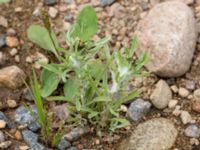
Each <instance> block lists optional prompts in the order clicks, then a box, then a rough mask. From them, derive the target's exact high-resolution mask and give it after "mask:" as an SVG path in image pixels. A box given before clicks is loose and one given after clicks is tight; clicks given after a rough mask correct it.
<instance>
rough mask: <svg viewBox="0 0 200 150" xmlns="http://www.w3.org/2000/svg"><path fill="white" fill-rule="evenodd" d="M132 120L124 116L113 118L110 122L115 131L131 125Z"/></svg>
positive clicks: (112, 129) (111, 128)
mask: <svg viewBox="0 0 200 150" xmlns="http://www.w3.org/2000/svg"><path fill="white" fill-rule="evenodd" d="M129 125H130V122H129V121H128V120H127V119H123V118H112V119H111V123H110V130H111V131H112V132H114V131H115V130H116V129H119V128H124V127H126V126H129Z"/></svg>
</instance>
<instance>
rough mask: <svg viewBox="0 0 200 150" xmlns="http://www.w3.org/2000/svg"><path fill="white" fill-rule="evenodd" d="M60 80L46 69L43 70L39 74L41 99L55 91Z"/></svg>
mask: <svg viewBox="0 0 200 150" xmlns="http://www.w3.org/2000/svg"><path fill="white" fill-rule="evenodd" d="M60 80H61V79H60V78H59V76H58V75H57V74H55V73H53V72H51V71H48V70H46V69H43V71H42V74H41V82H42V88H41V95H42V97H47V96H50V95H51V94H52V93H53V92H54V91H55V90H56V89H57V87H58V84H59V82H60Z"/></svg>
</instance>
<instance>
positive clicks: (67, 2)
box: [64, 0, 75, 4]
mask: <svg viewBox="0 0 200 150" xmlns="http://www.w3.org/2000/svg"><path fill="white" fill-rule="evenodd" d="M64 2H65V3H66V4H72V3H75V1H74V0H64Z"/></svg>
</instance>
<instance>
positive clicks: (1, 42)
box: [0, 34, 6, 48]
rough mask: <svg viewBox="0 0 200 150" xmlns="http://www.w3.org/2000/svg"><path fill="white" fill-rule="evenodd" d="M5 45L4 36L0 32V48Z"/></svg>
mask: <svg viewBox="0 0 200 150" xmlns="http://www.w3.org/2000/svg"><path fill="white" fill-rule="evenodd" d="M4 45H6V36H5V35H4V34H0V48H1V47H3V46H4Z"/></svg>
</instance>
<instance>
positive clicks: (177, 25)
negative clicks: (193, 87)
mask: <svg viewBox="0 0 200 150" xmlns="http://www.w3.org/2000/svg"><path fill="white" fill-rule="evenodd" d="M174 12H176V13H174ZM177 18H178V19H177ZM135 35H137V36H138V39H140V40H139V42H138V50H137V51H136V55H137V56H141V54H142V52H143V50H144V49H145V50H147V51H148V52H149V54H150V58H151V61H150V62H149V63H147V64H146V67H147V69H148V70H149V71H151V72H154V73H156V74H157V75H159V76H161V77H177V76H181V75H183V74H185V73H186V72H187V71H188V69H189V68H190V65H191V62H192V58H193V54H194V50H195V46H196V41H197V32H196V22H195V18H194V13H193V11H192V10H191V8H190V7H188V6H187V5H186V4H184V3H181V2H178V1H168V2H163V3H160V4H157V5H155V6H154V7H153V8H152V9H151V10H150V12H149V13H148V15H147V16H146V17H145V18H143V19H142V20H141V21H140V22H139V23H138V26H137V29H136V32H135ZM171 41H173V42H171ZM188 41H190V42H189V43H188Z"/></svg>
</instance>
